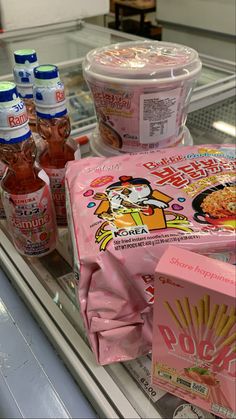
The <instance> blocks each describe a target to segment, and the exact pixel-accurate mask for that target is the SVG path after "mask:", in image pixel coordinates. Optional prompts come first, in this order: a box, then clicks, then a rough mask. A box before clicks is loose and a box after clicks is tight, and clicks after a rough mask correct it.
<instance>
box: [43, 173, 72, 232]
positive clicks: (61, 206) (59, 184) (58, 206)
mask: <svg viewBox="0 0 236 419" xmlns="http://www.w3.org/2000/svg"><path fill="white" fill-rule="evenodd" d="M44 170H45V172H46V173H47V175H48V176H49V179H50V186H51V191H52V198H53V202H54V206H55V211H56V219H57V225H60V226H65V225H67V216H66V196H65V172H66V169H65V168H63V169H51V168H47V167H44Z"/></svg>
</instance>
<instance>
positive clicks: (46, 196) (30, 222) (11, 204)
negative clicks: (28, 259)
mask: <svg viewBox="0 0 236 419" xmlns="http://www.w3.org/2000/svg"><path fill="white" fill-rule="evenodd" d="M2 202H3V206H4V209H5V213H6V216H7V223H8V228H9V231H10V232H11V235H12V239H13V242H14V244H15V247H16V249H17V250H18V251H19V252H20V253H22V254H23V255H26V256H41V255H43V254H46V253H49V252H50V251H51V250H53V248H54V247H55V243H56V237H57V230H56V224H55V215H54V208H53V204H52V198H51V193H50V189H49V187H48V185H46V184H45V186H44V187H43V188H41V189H39V190H38V191H35V192H33V193H29V194H21V195H14V194H9V193H8V192H6V191H3V192H2Z"/></svg>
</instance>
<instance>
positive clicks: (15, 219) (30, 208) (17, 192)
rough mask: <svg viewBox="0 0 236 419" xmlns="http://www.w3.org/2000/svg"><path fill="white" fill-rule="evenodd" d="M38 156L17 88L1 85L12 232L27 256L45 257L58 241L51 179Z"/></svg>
mask: <svg viewBox="0 0 236 419" xmlns="http://www.w3.org/2000/svg"><path fill="white" fill-rule="evenodd" d="M35 156H36V145H35V142H34V140H33V138H32V135H31V131H30V129H29V125H28V115H27V112H26V108H25V105H24V102H22V100H21V99H20V98H19V96H18V93H17V90H16V85H15V84H14V83H10V82H0V160H1V162H2V163H3V164H5V165H6V166H7V169H6V172H5V174H4V176H3V178H2V181H1V195H2V202H3V207H4V210H5V214H6V218H7V224H8V229H9V232H10V234H11V236H12V239H13V242H14V245H15V247H16V249H17V250H18V252H19V253H21V254H22V255H24V256H44V255H45V254H47V253H49V252H51V251H52V250H53V249H54V248H55V246H56V239H57V227H56V219H55V212H54V207H53V202H52V197H51V192H50V187H49V184H48V183H49V182H47V180H48V178H47V175H46V173H44V172H43V170H41V169H40V167H38V166H36V164H35ZM45 179H46V180H45Z"/></svg>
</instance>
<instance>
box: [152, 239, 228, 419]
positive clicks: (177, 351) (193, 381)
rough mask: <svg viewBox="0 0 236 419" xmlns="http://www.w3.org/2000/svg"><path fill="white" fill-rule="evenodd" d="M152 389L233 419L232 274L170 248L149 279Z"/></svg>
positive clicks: (202, 258)
mask: <svg viewBox="0 0 236 419" xmlns="http://www.w3.org/2000/svg"><path fill="white" fill-rule="evenodd" d="M154 298H155V303H154V319H153V347H152V357H153V368H152V373H153V383H154V384H157V385H158V387H159V388H160V387H161V388H163V389H164V390H166V391H168V392H170V393H172V394H174V395H175V396H177V397H181V398H182V399H185V400H186V401H188V402H190V403H194V404H195V405H197V406H199V407H201V408H203V409H205V410H207V411H210V412H211V413H214V414H216V415H218V416H220V417H222V418H235V417H236V349H235V344H236V271H235V267H234V266H232V265H230V264H227V263H224V262H219V261H214V260H213V259H210V258H208V257H206V256H202V255H199V254H196V253H192V252H189V251H186V250H184V249H180V248H177V247H173V246H170V247H169V248H168V249H167V251H166V252H165V253H164V255H163V256H162V257H161V260H160V261H159V263H158V265H157V267H156V273H155V297H154Z"/></svg>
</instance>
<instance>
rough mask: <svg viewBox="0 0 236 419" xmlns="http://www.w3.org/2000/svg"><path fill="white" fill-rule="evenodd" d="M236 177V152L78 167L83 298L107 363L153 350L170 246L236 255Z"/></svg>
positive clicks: (185, 151)
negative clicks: (160, 275) (159, 283)
mask: <svg viewBox="0 0 236 419" xmlns="http://www.w3.org/2000/svg"><path fill="white" fill-rule="evenodd" d="M235 177H236V174H235V150H234V147H233V146H227V145H224V146H222V147H221V146H212V145H210V146H205V145H204V147H203V146H200V147H198V146H188V147H182V148H173V149H163V150H160V151H158V152H153V153H143V154H135V155H122V156H118V157H113V158H109V159H106V158H95V157H94V158H86V159H82V160H80V161H74V162H69V163H68V165H67V170H66V194H67V208H68V217H69V223H68V224H69V225H70V229H71V237H72V242H73V249H74V250H73V253H74V261H75V271H76V273H77V281H76V287H77V297H78V301H79V305H80V310H81V313H82V317H83V320H84V324H85V328H86V331H87V335H88V338H89V340H90V343H91V347H92V349H93V351H94V353H95V355H96V359H97V361H98V362H99V363H100V364H108V363H111V362H117V361H125V360H129V359H132V358H135V357H137V356H139V355H142V354H145V353H148V352H149V351H150V350H151V346H152V313H153V310H152V306H153V301H154V281H153V280H154V270H155V267H156V265H157V262H158V261H159V259H160V257H161V256H162V254H163V252H164V251H165V249H166V248H167V246H168V245H170V244H176V245H177V246H181V247H183V248H188V249H191V250H193V251H195V252H199V253H204V254H207V253H211V254H216V255H217V256H220V255H222V257H225V258H226V259H228V258H229V257H230V256H229V255H230V254H232V252H233V251H234V248H235V218H236V201H235Z"/></svg>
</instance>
